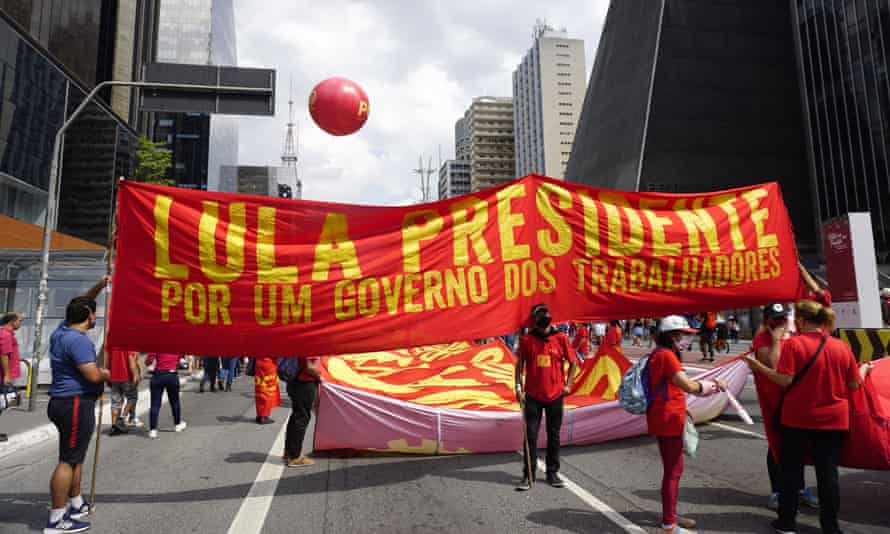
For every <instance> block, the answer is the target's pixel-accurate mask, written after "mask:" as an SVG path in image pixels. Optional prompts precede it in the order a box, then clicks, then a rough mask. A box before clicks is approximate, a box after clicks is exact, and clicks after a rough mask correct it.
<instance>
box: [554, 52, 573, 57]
mask: <svg viewBox="0 0 890 534" xmlns="http://www.w3.org/2000/svg"><path fill="white" fill-rule="evenodd" d="M556 57H572V55H571V54H563V53H561V52H557V53H556Z"/></svg>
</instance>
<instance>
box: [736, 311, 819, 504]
mask: <svg viewBox="0 0 890 534" xmlns="http://www.w3.org/2000/svg"><path fill="white" fill-rule="evenodd" d="M790 313H791V310H790V308H788V307H787V306H785V305H784V304H782V303H780V302H774V303H772V304H767V305H766V306H764V307H763V326H762V327H761V328H760V331H759V332H758V333H757V335H756V336H755V337H754V342H753V344H752V346H751V350H752V351H753V352H754V358H755V359H756V361H758V362H760V363H762V364H763V365H765V366H767V367H769V368H770V369H775V368H776V367H777V366H778V365H779V355H780V354H781V351H782V344H783V342H784V341H785V340H786V339H787V338H788V330H787V325H788V316H789V314H790ZM746 361H748V360H746ZM754 384H755V386H756V387H757V400H758V402H759V403H760V414H761V415H762V416H763V426H764V429H765V430H766V437H767V440H768V443H769V448H767V451H766V470H767V473H769V483H770V488H771V493H770V496H769V499H768V500H767V508H770V509H772V510H777V509H778V508H779V490H780V489H781V487H782V471H781V469H780V468H779V449H778V444H779V438H780V435H779V426H778V425H777V424H776V411H777V410H778V408H779V399H781V398H782V388H781V387H779V386H778V385H777V384H775V383H774V382H773V381H772V380H770V379H768V378H767V377H766V376H765V375H762V374H760V373H757V372H755V373H754ZM798 485H799V486H800V487H801V488H804V489H802V490H800V501H801V502H802V503H803V504H806V505H807V506H810V507H812V508H818V507H819V499H818V498H817V497H816V494H815V492H814V491H813V490H812V489H810V488H806V485H805V483H804V473H803V466H801V470H800V473H799V474H798Z"/></svg>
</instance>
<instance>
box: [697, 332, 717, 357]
mask: <svg viewBox="0 0 890 534" xmlns="http://www.w3.org/2000/svg"><path fill="white" fill-rule="evenodd" d="M698 334H699V337H698V343H699V346H700V348H701V353H702V357H703V358H712V359H713V358H714V331H713V330H705V329H704V328H702V329H701V330H700V331H699V333H698Z"/></svg>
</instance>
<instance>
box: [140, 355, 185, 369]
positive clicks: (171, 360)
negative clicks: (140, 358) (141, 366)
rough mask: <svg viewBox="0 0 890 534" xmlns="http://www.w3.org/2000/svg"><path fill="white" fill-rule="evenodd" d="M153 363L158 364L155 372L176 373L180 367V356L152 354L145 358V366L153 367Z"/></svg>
mask: <svg viewBox="0 0 890 534" xmlns="http://www.w3.org/2000/svg"><path fill="white" fill-rule="evenodd" d="M152 362H157V365H155V371H175V370H176V366H177V365H179V354H172V353H169V352H161V353H157V352H150V353H149V354H148V356H146V357H145V365H151V364H152Z"/></svg>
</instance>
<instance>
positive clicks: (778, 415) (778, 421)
mask: <svg viewBox="0 0 890 534" xmlns="http://www.w3.org/2000/svg"><path fill="white" fill-rule="evenodd" d="M826 341H828V336H827V335H823V336H822V341H820V342H819V347H818V348H817V349H816V353H815V354H813V357H812V358H810V359H809V360H808V361H807V363H806V365H804V366H803V368H801V370H800V371H798V372H796V373H795V374H794V378H792V379H791V383H790V384H788V387H786V388H785V391H784V392H783V393H782V397H781V398H780V399H779V406H778V409H777V410H776V424H777V425H779V426H781V421H782V405H784V404H785V396H786V395H788V392H789V391H791V388H792V387H794V384H797V383H798V382H799V381H800V379H801V378H803V375H804V374H806V372H807V371H809V370H810V367H812V366H813V362H815V361H816V358H818V357H819V355H820V354H822V348H823V347H825V342H826Z"/></svg>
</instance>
